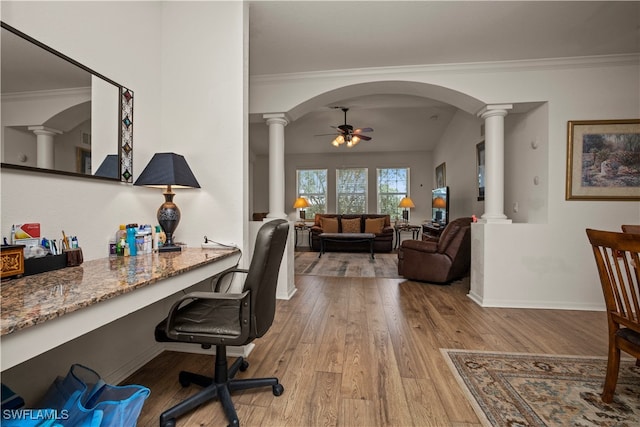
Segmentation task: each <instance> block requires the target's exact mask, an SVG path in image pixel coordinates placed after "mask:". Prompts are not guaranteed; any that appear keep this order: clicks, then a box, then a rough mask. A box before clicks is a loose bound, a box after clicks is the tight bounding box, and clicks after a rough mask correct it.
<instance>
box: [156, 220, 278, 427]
mask: <svg viewBox="0 0 640 427" xmlns="http://www.w3.org/2000/svg"><path fill="white" fill-rule="evenodd" d="M288 233H289V224H288V223H287V221H285V220H282V219H278V220H273V221H270V222H267V223H265V224H264V225H263V226H262V227H261V228H260V230H259V231H258V236H257V238H256V244H255V249H254V252H253V258H252V259H251V265H250V266H249V269H248V270H245V269H238V268H234V269H230V270H227V271H225V272H223V273H222V274H221V276H220V277H219V278H218V281H217V283H218V285H217V286H216V288H215V292H192V293H189V294H187V295H184V296H183V297H182V298H181V299H180V301H178V302H176V303H175V304H174V305H173V307H172V308H171V310H170V311H169V316H168V317H167V318H166V319H164V320H163V321H162V322H161V323H160V324H158V326H156V330H155V336H156V341H159V342H176V341H177V342H188V343H197V344H200V345H201V346H202V347H203V348H210V347H211V346H212V345H215V346H216V361H215V369H214V377H213V378H209V377H205V376H203V375H198V374H193V373H190V372H184V371H183V372H180V375H179V381H180V384H181V385H182V386H183V387H186V386H188V385H189V384H191V383H195V384H198V385H200V386H202V387H204V389H203V390H200V391H199V392H198V393H196V394H195V395H193V396H191V397H189V398H188V399H186V400H185V401H183V402H181V403H179V404H177V405H176V406H174V407H173V408H171V409H168V410H166V411H165V412H164V413H162V415H160V426H161V427H165V426H175V419H176V418H177V417H179V416H181V415H184V414H186V413H187V412H189V411H191V410H192V409H194V408H196V407H197V406H200V405H202V404H203V403H206V402H207V401H209V400H212V399H215V398H218V399H219V400H220V402H221V403H222V407H223V409H224V412H225V414H226V415H227V418H228V419H229V425H231V426H238V425H239V420H238V415H237V414H236V410H235V408H234V406H233V402H232V401H231V394H230V392H232V391H234V390H245V389H249V388H256V387H265V386H271V387H272V389H273V394H274V395H275V396H280V395H281V394H282V393H283V391H284V388H283V387H282V384H280V383H279V382H278V379H277V378H255V379H254V378H249V379H234V377H235V375H236V373H237V372H238V370H241V371H245V370H246V369H247V368H248V367H249V363H248V362H247V361H246V360H245V359H244V358H242V357H240V358H238V359H237V360H236V361H235V362H234V363H233V364H232V365H231V366H227V346H229V345H245V344H248V343H250V342H251V341H253V340H254V339H255V338H259V337H261V336H263V335H264V334H265V333H266V332H267V331H268V330H269V328H270V327H271V323H272V322H273V318H274V315H275V308H276V287H277V282H278V271H279V269H280V263H281V261H282V255H283V253H284V247H285V245H286V243H287V235H288ZM229 273H246V278H245V282H244V286H243V289H242V293H239V294H233V293H221V292H219V291H220V289H219V286H220V285H219V284H220V283H221V282H222V281H221V279H222V278H223V277H224V276H226V275H227V274H229Z"/></svg>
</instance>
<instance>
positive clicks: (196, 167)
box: [1, 1, 247, 260]
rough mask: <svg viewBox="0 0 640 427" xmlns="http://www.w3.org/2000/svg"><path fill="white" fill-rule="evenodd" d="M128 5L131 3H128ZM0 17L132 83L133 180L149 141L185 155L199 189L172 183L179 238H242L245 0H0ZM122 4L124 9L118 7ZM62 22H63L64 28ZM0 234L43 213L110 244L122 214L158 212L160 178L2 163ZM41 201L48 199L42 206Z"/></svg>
mask: <svg viewBox="0 0 640 427" xmlns="http://www.w3.org/2000/svg"><path fill="white" fill-rule="evenodd" d="M125 5H126V6H125ZM1 12H2V20H3V21H5V22H7V23H8V24H10V25H12V26H14V27H16V28H18V29H19V30H21V31H23V32H25V33H27V34H29V35H31V36H32V37H34V38H36V39H37V40H40V41H42V42H43V43H45V44H48V45H49V46H51V47H53V48H55V49H57V50H59V51H60V52H62V53H64V54H66V55H68V56H70V57H71V58H73V59H75V60H77V61H79V62H80V63H83V64H84V65H86V66H88V67H90V68H92V69H94V70H96V71H98V72H100V73H102V74H103V75H105V76H107V77H109V78H111V79H113V80H114V81H116V82H118V83H120V84H122V85H124V86H126V87H128V88H130V89H131V90H133V92H134V131H133V135H134V136H133V141H134V144H133V145H134V155H133V163H134V165H133V174H134V180H135V177H136V176H137V174H138V173H139V172H140V171H142V169H143V168H144V167H145V165H146V164H147V162H148V161H149V160H150V158H151V156H152V155H153V153H155V152H160V151H174V152H176V153H179V154H182V155H184V156H185V157H186V159H187V161H188V162H189V165H190V166H191V169H192V170H193V172H194V174H195V176H196V178H197V179H198V181H199V183H200V185H201V187H202V188H201V189H198V190H184V191H181V190H177V191H176V193H177V195H176V197H175V202H176V203H177V204H178V206H179V207H180V209H181V211H182V220H181V223H180V225H179V226H178V229H177V231H176V239H177V240H178V241H181V242H185V243H187V244H188V245H190V246H198V245H199V243H200V242H201V240H202V236H203V235H204V234H207V235H208V236H210V237H213V236H215V238H217V239H220V240H221V241H233V242H237V243H240V244H241V243H242V242H244V234H245V231H244V228H243V227H244V224H243V219H244V216H243V209H244V200H245V197H246V196H245V193H246V190H244V188H243V186H244V184H243V182H244V180H245V174H246V173H247V172H246V166H245V164H244V158H245V154H244V151H245V150H246V148H245V146H246V133H247V132H246V124H245V123H244V120H245V115H244V109H245V108H246V106H245V103H244V102H243V101H244V99H245V98H246V93H245V86H246V85H245V81H246V69H245V63H244V58H245V52H244V46H245V37H244V32H245V29H244V24H245V23H244V20H245V13H244V5H243V4H242V3H240V2H233V1H229V2H127V3H120V2H91V1H88V2H6V1H3V2H2V10H1ZM123 14H125V16H126V19H123ZM61 28H64V31H62V30H61ZM1 177H2V200H1V202H2V223H1V231H2V235H3V236H7V237H8V236H9V234H10V228H11V224H13V223H22V222H40V223H41V229H42V232H43V233H44V234H45V235H47V236H50V237H54V238H58V237H59V235H60V231H61V230H65V232H67V234H73V235H77V236H78V238H79V239H80V243H81V246H82V249H83V253H84V257H85V260H91V259H95V258H101V257H104V256H106V255H107V254H108V252H107V249H108V242H109V239H110V237H111V236H112V235H113V234H114V233H115V231H116V229H117V227H118V225H119V224H123V223H131V222H138V223H150V224H155V223H157V220H156V218H155V215H156V210H157V208H158V206H160V204H161V203H162V201H163V197H162V194H161V191H160V190H157V189H149V188H144V187H134V186H132V185H126V184H121V183H110V182H100V181H94V180H84V179H77V178H70V177H63V176H56V175H50V174H33V173H24V172H20V171H12V170H5V169H3V170H2V172H1ZM43 206H47V207H48V208H43Z"/></svg>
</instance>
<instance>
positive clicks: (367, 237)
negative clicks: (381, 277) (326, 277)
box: [318, 233, 376, 259]
mask: <svg viewBox="0 0 640 427" xmlns="http://www.w3.org/2000/svg"><path fill="white" fill-rule="evenodd" d="M318 237H320V253H319V254H318V258H320V257H321V256H322V254H323V253H324V249H325V243H326V242H327V241H331V242H368V243H369V253H370V254H371V259H374V258H375V256H374V254H373V241H374V239H375V238H376V235H375V234H373V233H321V234H320V235H319V236H318Z"/></svg>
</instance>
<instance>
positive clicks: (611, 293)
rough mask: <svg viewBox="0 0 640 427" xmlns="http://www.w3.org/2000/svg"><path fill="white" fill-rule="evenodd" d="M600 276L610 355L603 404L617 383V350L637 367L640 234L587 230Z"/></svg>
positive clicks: (639, 347) (639, 353) (639, 350)
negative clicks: (626, 354) (629, 357)
mask: <svg viewBox="0 0 640 427" xmlns="http://www.w3.org/2000/svg"><path fill="white" fill-rule="evenodd" d="M587 236H588V238H589V241H590V242H591V246H592V248H593V255H594V257H595V260H596V265H597V267H598V273H599V275H600V284H601V285H602V292H603V293H604V300H605V304H606V309H607V321H608V326H609V354H608V361H607V374H606V378H605V382H604V389H603V392H602V401H603V402H605V403H610V402H611V401H612V400H613V394H614V392H615V389H616V383H617V382H618V370H619V368H620V350H622V351H624V352H626V353H628V354H630V355H632V356H633V357H635V358H636V359H637V360H636V365H637V366H640V289H639V286H640V258H639V257H640V234H634V233H615V232H610V231H599V230H592V229H587Z"/></svg>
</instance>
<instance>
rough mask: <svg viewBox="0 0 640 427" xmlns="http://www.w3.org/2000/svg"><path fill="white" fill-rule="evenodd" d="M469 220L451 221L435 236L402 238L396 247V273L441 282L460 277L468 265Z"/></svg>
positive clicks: (467, 268)
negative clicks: (419, 238) (415, 238)
mask: <svg viewBox="0 0 640 427" xmlns="http://www.w3.org/2000/svg"><path fill="white" fill-rule="evenodd" d="M471 221H472V219H471V218H458V219H456V220H454V221H451V222H450V223H449V224H447V226H446V227H445V229H444V230H443V231H442V234H441V235H440V237H439V238H438V239H437V240H436V239H432V238H429V237H427V238H425V239H424V240H405V241H403V242H402V245H401V246H400V249H398V274H400V275H401V276H403V277H405V278H407V279H410V280H418V281H422V282H430V283H441V284H443V283H449V282H451V281H453V280H456V279H460V278H462V277H464V276H465V275H466V274H467V273H468V272H469V268H470V266H471Z"/></svg>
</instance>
